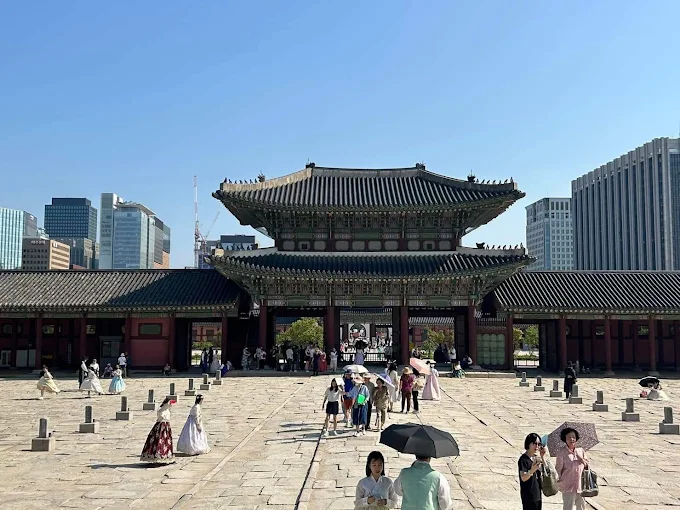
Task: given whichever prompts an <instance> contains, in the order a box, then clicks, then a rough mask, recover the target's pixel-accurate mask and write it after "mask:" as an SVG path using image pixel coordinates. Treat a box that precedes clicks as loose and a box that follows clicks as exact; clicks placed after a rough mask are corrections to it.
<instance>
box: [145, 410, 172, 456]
mask: <svg viewBox="0 0 680 510" xmlns="http://www.w3.org/2000/svg"><path fill="white" fill-rule="evenodd" d="M174 403H175V401H174V400H170V397H166V398H165V400H163V403H162V404H161V406H160V407H159V408H158V412H157V416H156V423H155V424H154V426H153V427H152V428H151V431H150V432H149V435H148V436H147V438H146V442H145V443H144V449H143V450H142V455H141V456H140V457H139V460H141V461H142V462H149V463H151V464H170V463H172V462H175V459H174V455H173V446H172V429H171V428H170V406H171V405H172V404H174Z"/></svg>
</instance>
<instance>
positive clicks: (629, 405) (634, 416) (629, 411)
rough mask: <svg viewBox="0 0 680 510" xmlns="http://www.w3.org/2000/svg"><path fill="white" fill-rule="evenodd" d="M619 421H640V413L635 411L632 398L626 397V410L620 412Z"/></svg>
mask: <svg viewBox="0 0 680 510" xmlns="http://www.w3.org/2000/svg"><path fill="white" fill-rule="evenodd" d="M621 421H640V415H639V414H638V413H636V412H635V408H634V404H633V399H632V398H627V399H626V410H625V411H624V412H622V413H621Z"/></svg>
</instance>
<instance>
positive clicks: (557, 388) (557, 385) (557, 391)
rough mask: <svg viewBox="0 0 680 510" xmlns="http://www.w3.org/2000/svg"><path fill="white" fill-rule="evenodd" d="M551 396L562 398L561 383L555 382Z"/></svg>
mask: <svg viewBox="0 0 680 510" xmlns="http://www.w3.org/2000/svg"><path fill="white" fill-rule="evenodd" d="M550 396H551V397H558V398H562V392H561V391H560V382H559V381H553V389H552V390H550Z"/></svg>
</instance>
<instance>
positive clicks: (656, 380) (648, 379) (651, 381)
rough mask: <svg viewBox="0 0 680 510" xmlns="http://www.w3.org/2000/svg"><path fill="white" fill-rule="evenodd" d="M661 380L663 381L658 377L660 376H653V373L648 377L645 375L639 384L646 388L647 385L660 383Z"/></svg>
mask: <svg viewBox="0 0 680 510" xmlns="http://www.w3.org/2000/svg"><path fill="white" fill-rule="evenodd" d="M660 382H661V381H659V378H658V377H652V376H651V375H648V376H647V377H643V378H642V379H640V382H639V384H640V386H642V387H643V388H646V387H647V386H649V385H650V384H652V385H653V384H659V383H660Z"/></svg>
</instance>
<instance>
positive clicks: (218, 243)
mask: <svg viewBox="0 0 680 510" xmlns="http://www.w3.org/2000/svg"><path fill="white" fill-rule="evenodd" d="M258 247H259V245H258V243H257V240H256V239H255V236H251V235H243V234H232V235H222V236H220V238H219V239H213V240H206V242H205V251H204V252H201V253H199V257H198V268H199V269H212V266H211V265H210V264H206V262H205V260H203V259H204V257H206V256H208V255H212V254H213V253H214V251H215V250H216V249H221V250H224V251H234V250H257V248H258Z"/></svg>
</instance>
